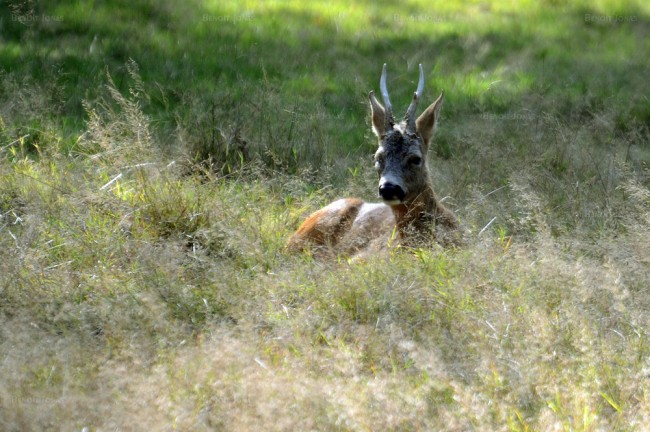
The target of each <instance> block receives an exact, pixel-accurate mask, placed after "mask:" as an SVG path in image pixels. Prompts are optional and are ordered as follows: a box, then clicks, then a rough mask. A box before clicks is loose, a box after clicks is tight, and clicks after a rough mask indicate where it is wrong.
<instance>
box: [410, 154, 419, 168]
mask: <svg viewBox="0 0 650 432" xmlns="http://www.w3.org/2000/svg"><path fill="white" fill-rule="evenodd" d="M408 161H409V164H411V165H413V166H420V165H422V158H421V157H420V156H411V157H410V158H409V160H408Z"/></svg>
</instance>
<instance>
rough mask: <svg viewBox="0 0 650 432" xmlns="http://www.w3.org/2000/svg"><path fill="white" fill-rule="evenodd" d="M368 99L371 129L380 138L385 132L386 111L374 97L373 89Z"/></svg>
mask: <svg viewBox="0 0 650 432" xmlns="http://www.w3.org/2000/svg"><path fill="white" fill-rule="evenodd" d="M368 99H370V110H371V111H372V131H373V132H374V133H375V135H377V137H378V138H381V137H382V136H383V135H384V134H385V133H386V111H385V110H384V107H383V106H381V104H380V103H379V101H378V100H377V98H376V97H375V92H374V91H371V92H370V94H369V95H368Z"/></svg>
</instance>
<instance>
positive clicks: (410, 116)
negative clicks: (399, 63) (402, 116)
mask: <svg viewBox="0 0 650 432" xmlns="http://www.w3.org/2000/svg"><path fill="white" fill-rule="evenodd" d="M422 90H424V71H423V70H422V63H420V80H419V81H418V88H417V90H415V93H413V100H412V101H411V105H409V108H408V110H406V132H409V133H415V110H416V109H417V107H418V100H419V99H420V96H422Z"/></svg>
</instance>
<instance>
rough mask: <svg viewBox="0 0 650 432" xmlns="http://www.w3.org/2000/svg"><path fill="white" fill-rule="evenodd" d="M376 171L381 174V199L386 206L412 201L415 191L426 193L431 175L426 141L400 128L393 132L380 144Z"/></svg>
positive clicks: (376, 154)
mask: <svg viewBox="0 0 650 432" xmlns="http://www.w3.org/2000/svg"><path fill="white" fill-rule="evenodd" d="M375 169H376V170H377V173H378V174H379V196H380V198H382V199H383V200H384V202H385V203H386V204H389V205H397V204H401V203H404V202H408V201H412V200H413V198H415V197H414V196H412V195H413V191H418V190H422V186H423V185H425V184H426V182H427V179H428V175H429V172H428V169H427V164H426V150H425V149H424V148H423V146H422V139H421V138H420V137H419V136H418V135H417V134H407V133H403V132H402V131H400V130H398V129H395V130H393V131H391V132H389V133H388V134H386V135H385V136H384V137H383V139H381V140H380V141H379V148H378V149H377V152H376V153H375Z"/></svg>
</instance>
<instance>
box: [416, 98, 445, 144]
mask: <svg viewBox="0 0 650 432" xmlns="http://www.w3.org/2000/svg"><path fill="white" fill-rule="evenodd" d="M443 97H444V92H441V93H440V96H438V99H436V101H435V102H434V103H432V104H431V105H429V107H428V108H427V109H425V110H424V112H423V113H422V114H420V117H418V119H417V120H416V121H415V130H416V131H417V132H418V133H419V134H420V136H422V139H423V140H424V142H423V144H424V146H425V147H428V146H429V141H430V140H431V137H432V136H433V132H434V130H435V128H436V123H437V121H438V116H439V113H440V108H442V99H443Z"/></svg>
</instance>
